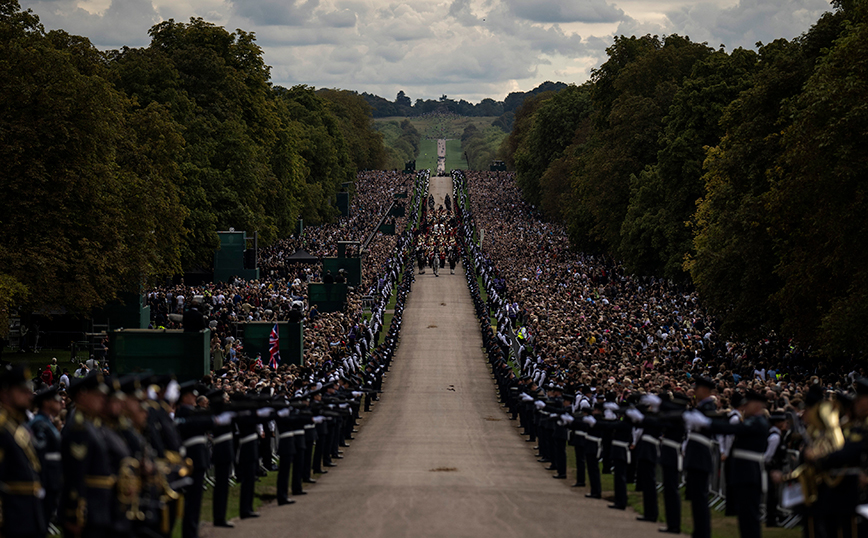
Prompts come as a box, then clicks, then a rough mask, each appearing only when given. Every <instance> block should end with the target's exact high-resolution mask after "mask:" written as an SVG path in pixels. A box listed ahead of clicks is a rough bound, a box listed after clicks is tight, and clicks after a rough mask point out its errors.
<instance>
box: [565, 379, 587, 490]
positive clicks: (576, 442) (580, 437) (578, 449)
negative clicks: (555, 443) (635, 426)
mask: <svg viewBox="0 0 868 538" xmlns="http://www.w3.org/2000/svg"><path fill="white" fill-rule="evenodd" d="M590 393H591V387H589V386H586V385H582V386H581V387H579V394H577V395H576V399H575V400H573V415H576V414H577V413H583V412H585V411H586V410H587V409H590V407H591V400H590V397H589V396H588V395H590ZM586 435H587V434H586V433H585V431H584V430H580V429H577V430H573V431H572V432H571V435H570V444H571V445H573V448H574V450H575V454H576V483H575V484H573V487H574V488H583V487H585V436H586Z"/></svg>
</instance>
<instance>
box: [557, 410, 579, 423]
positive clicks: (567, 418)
mask: <svg viewBox="0 0 868 538" xmlns="http://www.w3.org/2000/svg"><path fill="white" fill-rule="evenodd" d="M560 418H561V419H560V420H559V421H558V426H566V425H567V424H572V423H573V421H574V420H576V419H575V418H573V415H571V414H569V413H564V414H563V415H561V417H560Z"/></svg>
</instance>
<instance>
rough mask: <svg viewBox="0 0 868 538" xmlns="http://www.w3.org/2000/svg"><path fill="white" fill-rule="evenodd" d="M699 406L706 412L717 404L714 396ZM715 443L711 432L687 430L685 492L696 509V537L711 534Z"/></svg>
mask: <svg viewBox="0 0 868 538" xmlns="http://www.w3.org/2000/svg"><path fill="white" fill-rule="evenodd" d="M696 409H697V410H699V411H700V412H704V413H709V414H710V413H714V412H715V411H716V410H717V406H716V405H715V403H714V401H713V400H712V399H711V398H707V399H705V400H703V401H701V402H699V403H698V404H697V406H696ZM713 446H714V445H713V444H712V440H711V437H709V432H708V431H704V430H697V431H691V432H689V433H688V434H687V448H686V449H685V451H684V469H685V471H686V472H687V476H686V479H685V480H686V484H685V492H684V493H685V496H686V497H687V500H689V501H690V506H691V511H692V513H693V538H710V537H711V512H710V511H709V508H708V487H709V482H710V477H711V472H712V471H713V470H714V467H713V464H712V460H711V450H712V447H713Z"/></svg>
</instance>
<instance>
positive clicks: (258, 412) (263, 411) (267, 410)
mask: <svg viewBox="0 0 868 538" xmlns="http://www.w3.org/2000/svg"><path fill="white" fill-rule="evenodd" d="M272 411H274V409H273V408H271V407H263V408H262V409H257V410H256V416H257V417H260V418H265V417H267V416H269V415H270V414H271V412H272Z"/></svg>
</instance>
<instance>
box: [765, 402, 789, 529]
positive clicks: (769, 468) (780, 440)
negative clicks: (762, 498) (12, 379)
mask: <svg viewBox="0 0 868 538" xmlns="http://www.w3.org/2000/svg"><path fill="white" fill-rule="evenodd" d="M769 423H770V424H771V428H770V429H769V434H768V444H767V447H766V451H765V455H764V459H765V468H766V473H767V474H768V475H769V476H768V477H766V478H767V484H771V482H770V481H768V479H769V478H770V477H771V474H772V473H774V472H775V471H780V470H781V469H783V467H784V461H785V460H786V456H787V445H786V442H785V440H784V433H785V432H786V431H787V416H786V415H784V414H783V413H773V414H772V415H771V416H769ZM778 504H779V499H778V488H776V487H772V486H769V487H768V492H767V495H766V527H777V526H778V518H779V515H778Z"/></svg>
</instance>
